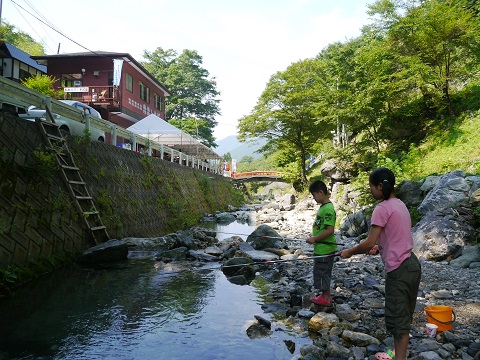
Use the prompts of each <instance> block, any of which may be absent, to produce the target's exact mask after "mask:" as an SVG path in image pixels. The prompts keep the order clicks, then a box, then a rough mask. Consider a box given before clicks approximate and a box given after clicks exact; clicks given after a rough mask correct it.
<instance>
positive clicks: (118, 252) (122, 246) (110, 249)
mask: <svg viewBox="0 0 480 360" xmlns="http://www.w3.org/2000/svg"><path fill="white" fill-rule="evenodd" d="M127 257H128V245H127V244H126V243H125V242H123V241H120V240H115V239H113V240H108V241H106V242H104V243H101V244H98V245H96V246H94V247H91V248H89V249H87V250H85V251H84V252H83V254H82V255H80V257H79V258H78V259H77V261H78V262H80V263H83V264H98V263H103V262H109V261H117V260H126V259H127Z"/></svg>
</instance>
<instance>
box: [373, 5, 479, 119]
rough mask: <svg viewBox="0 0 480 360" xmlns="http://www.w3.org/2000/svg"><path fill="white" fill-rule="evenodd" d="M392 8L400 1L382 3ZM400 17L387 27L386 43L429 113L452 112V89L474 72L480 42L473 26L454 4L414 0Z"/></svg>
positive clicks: (471, 17)
mask: <svg viewBox="0 0 480 360" xmlns="http://www.w3.org/2000/svg"><path fill="white" fill-rule="evenodd" d="M378 3H389V4H390V5H391V6H398V3H402V4H404V3H405V1H389V0H381V1H378V2H377V4H378ZM415 3H420V4H419V5H418V6H414V7H407V8H406V9H407V10H406V12H405V15H404V16H402V17H400V18H398V19H397V21H396V22H391V23H390V28H389V29H388V33H387V39H388V42H389V44H390V46H391V47H392V50H393V51H394V52H395V53H396V57H397V59H396V60H397V63H398V67H399V68H400V69H405V70H406V71H407V72H405V74H408V76H410V77H411V78H412V79H413V78H415V81H412V82H411V85H412V86H414V88H410V89H409V90H411V91H420V92H421V94H422V96H423V98H424V104H425V107H426V108H427V109H429V110H430V111H431V112H436V111H437V110H438V111H442V110H443V109H447V111H448V113H449V114H452V106H451V91H452V88H453V87H454V86H458V85H460V84H463V83H465V81H467V79H468V78H469V77H470V76H471V73H472V71H474V70H475V71H477V69H476V64H477V63H478V55H479V53H480V51H479V50H480V46H479V45H480V43H479V39H478V33H479V27H478V22H477V21H475V19H474V18H473V16H472V12H470V11H468V10H466V9H465V8H464V7H462V6H457V3H458V1H443V0H430V1H420V2H419V1H416V2H415Z"/></svg>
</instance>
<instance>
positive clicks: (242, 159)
mask: <svg viewBox="0 0 480 360" xmlns="http://www.w3.org/2000/svg"><path fill="white" fill-rule="evenodd" d="M253 160H254V158H253V156H250V155H245V156H243V157H242V158H241V159H240V162H246V163H249V164H250V163H251V162H252V161H253Z"/></svg>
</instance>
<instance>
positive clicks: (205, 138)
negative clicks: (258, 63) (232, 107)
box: [142, 47, 220, 147]
mask: <svg viewBox="0 0 480 360" xmlns="http://www.w3.org/2000/svg"><path fill="white" fill-rule="evenodd" d="M144 58H145V59H146V61H145V62H143V63H142V65H143V66H145V68H146V69H147V70H148V71H149V72H150V73H151V74H153V76H155V78H157V79H158V80H159V81H160V82H161V83H162V84H164V85H165V86H166V88H167V89H168V91H169V92H170V94H171V96H169V97H168V98H166V102H165V117H166V119H167V120H173V122H172V123H174V124H175V126H177V127H179V128H180V129H182V130H184V131H185V132H188V133H189V134H190V135H192V136H193V137H196V138H198V139H199V140H200V142H202V143H203V144H205V145H207V146H209V147H216V145H217V144H216V143H215V141H214V140H215V139H214V137H213V128H214V127H215V126H216V125H217V122H216V121H215V116H216V115H219V114H220V108H219V102H220V100H218V99H217V96H218V95H220V93H219V92H218V91H217V89H216V86H217V83H216V81H215V79H214V78H213V79H212V78H209V75H210V74H209V72H208V71H207V70H206V69H204V68H203V67H202V64H203V59H202V57H201V56H200V55H199V54H198V53H197V52H196V51H193V50H183V52H182V53H181V54H180V55H178V53H177V52H176V51H175V50H173V49H168V50H164V49H162V48H161V47H159V48H157V49H156V50H155V51H153V52H149V51H145V52H144Z"/></svg>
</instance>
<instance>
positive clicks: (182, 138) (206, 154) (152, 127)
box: [127, 114, 222, 159]
mask: <svg viewBox="0 0 480 360" xmlns="http://www.w3.org/2000/svg"><path fill="white" fill-rule="evenodd" d="M127 130H129V131H131V132H133V133H135V134H138V135H141V136H143V137H146V138H147V139H150V140H152V141H155V142H157V143H159V144H163V145H165V146H168V147H169V148H172V149H175V150H177V151H180V152H182V153H184V154H186V155H189V156H195V157H197V158H201V159H221V158H222V157H221V156H220V155H218V154H217V153H216V152H215V151H213V150H212V149H210V148H209V147H207V146H205V145H203V144H202V143H200V142H199V141H198V140H196V139H194V138H193V137H192V136H190V135H188V134H186V133H184V132H183V131H181V130H180V129H178V128H176V127H175V126H173V125H172V124H169V123H168V122H166V121H165V120H163V119H162V118H160V117H158V116H157V115H155V114H150V115H148V116H147V117H145V118H143V119H142V120H140V121H138V122H137V123H135V124H133V125H132V126H130V127H128V128H127Z"/></svg>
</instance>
